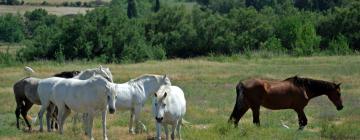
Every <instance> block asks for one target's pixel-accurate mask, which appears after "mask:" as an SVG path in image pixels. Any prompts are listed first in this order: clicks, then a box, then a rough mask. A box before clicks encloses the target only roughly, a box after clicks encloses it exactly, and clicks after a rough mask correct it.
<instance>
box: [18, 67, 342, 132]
mask: <svg viewBox="0 0 360 140" xmlns="http://www.w3.org/2000/svg"><path fill="white" fill-rule="evenodd" d="M25 70H26V71H28V72H29V71H30V73H31V72H33V70H32V69H31V68H30V67H26V68H25ZM13 90H14V94H15V99H16V104H17V106H16V110H15V115H16V126H17V128H20V126H19V119H20V114H21V116H22V117H23V118H24V120H25V122H26V124H27V126H28V129H29V130H30V131H31V130H32V127H31V124H30V123H29V120H30V117H29V116H28V115H27V112H28V111H29V109H30V108H31V107H32V106H33V104H36V105H41V108H40V111H39V113H38V117H39V124H40V131H43V123H42V118H43V114H44V113H45V111H46V124H47V131H49V132H50V131H52V130H53V129H54V128H56V129H58V131H59V133H60V134H63V131H64V129H63V125H64V122H65V120H66V118H67V117H68V116H69V114H70V112H71V111H74V112H77V113H82V114H83V121H84V126H85V135H88V137H89V138H90V139H93V136H92V127H93V119H94V116H95V115H96V114H98V113H100V112H101V116H102V126H103V138H104V139H107V135H106V114H107V112H109V113H110V114H113V113H114V112H115V111H116V110H129V111H130V121H129V133H132V134H135V133H136V132H139V131H142V130H143V131H147V128H146V126H145V125H144V124H143V123H142V122H141V121H140V113H141V111H142V109H143V106H144V104H145V101H146V100H147V99H148V98H149V97H153V103H152V108H153V115H154V120H155V122H156V139H161V127H162V126H163V127H164V129H165V136H166V139H168V138H169V137H168V130H167V129H168V128H167V125H171V139H174V138H175V131H176V132H177V136H178V137H179V139H181V133H180V130H181V124H183V123H184V122H185V120H184V119H183V117H184V115H185V112H186V101H185V97H184V93H183V90H182V89H180V88H179V87H177V86H172V85H171V81H170V79H169V77H167V76H166V75H151V74H145V75H142V76H140V77H137V78H135V79H132V80H130V81H128V82H126V83H122V84H116V83H114V82H113V76H112V74H111V72H110V69H109V68H104V67H102V66H99V67H97V68H93V69H87V70H83V71H66V72H62V73H59V74H55V75H54V76H53V77H50V78H45V79H39V78H35V77H30V76H29V77H26V78H24V79H21V80H19V81H17V82H16V83H15V84H14V86H13ZM236 93H237V96H236V100H235V101H236V102H235V106H234V109H233V112H232V113H231V115H230V118H229V120H228V122H229V123H233V124H234V125H235V127H236V126H237V125H238V123H239V121H240V119H241V117H242V116H243V115H244V114H245V113H246V111H247V110H248V109H251V110H252V114H253V123H254V124H257V125H260V119H259V113H260V106H263V107H265V108H269V109H275V110H277V109H293V110H295V111H296V113H297V114H298V119H299V129H300V130H302V129H303V128H304V127H305V126H306V124H307V118H306V116H305V113H304V111H303V109H304V107H305V106H306V105H307V103H308V102H309V100H310V99H312V98H314V97H317V96H320V95H326V96H328V97H329V99H330V100H331V101H332V102H333V103H334V105H335V106H336V107H337V109H338V110H341V109H342V108H343V105H342V101H341V97H340V95H341V94H340V84H336V83H333V82H327V81H322V80H315V79H310V78H301V77H298V76H293V77H290V78H287V79H285V80H264V79H248V80H244V81H240V82H239V83H238V85H237V86H236Z"/></svg>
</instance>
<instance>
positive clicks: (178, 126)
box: [176, 118, 182, 140]
mask: <svg viewBox="0 0 360 140" xmlns="http://www.w3.org/2000/svg"><path fill="white" fill-rule="evenodd" d="M181 124H182V118H180V120H179V121H178V124H177V125H176V132H177V135H178V137H179V140H181V133H180V130H181Z"/></svg>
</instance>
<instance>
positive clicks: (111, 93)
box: [105, 82, 117, 114]
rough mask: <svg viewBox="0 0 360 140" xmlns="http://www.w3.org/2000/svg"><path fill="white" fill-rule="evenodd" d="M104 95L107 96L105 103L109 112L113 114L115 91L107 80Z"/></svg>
mask: <svg viewBox="0 0 360 140" xmlns="http://www.w3.org/2000/svg"><path fill="white" fill-rule="evenodd" d="M105 87H106V92H105V93H106V96H107V103H108V106H109V113H110V114H114V113H115V110H116V107H115V102H116V98H117V97H116V91H115V86H114V85H112V84H111V83H109V82H107V84H106V86H105Z"/></svg>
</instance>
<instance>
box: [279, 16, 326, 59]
mask: <svg viewBox="0 0 360 140" xmlns="http://www.w3.org/2000/svg"><path fill="white" fill-rule="evenodd" d="M299 14H300V13H299ZM276 36H277V37H278V38H279V39H280V40H281V41H282V45H283V46H284V47H285V48H286V49H288V50H290V51H292V54H294V55H311V54H313V53H314V52H316V51H318V50H319V43H320V37H319V36H318V35H317V34H316V31H315V25H314V23H312V22H310V21H307V20H304V18H302V16H301V15H292V16H286V17H283V18H281V19H280V20H279V22H278V24H277V27H276Z"/></svg>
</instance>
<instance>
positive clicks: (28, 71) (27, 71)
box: [24, 66, 35, 77]
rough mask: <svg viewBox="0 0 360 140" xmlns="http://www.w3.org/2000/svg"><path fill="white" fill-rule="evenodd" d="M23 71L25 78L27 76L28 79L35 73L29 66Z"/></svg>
mask: <svg viewBox="0 0 360 140" xmlns="http://www.w3.org/2000/svg"><path fill="white" fill-rule="evenodd" d="M24 71H25V74H26V76H28V77H30V76H31V75H32V74H33V73H35V71H34V70H33V69H32V68H30V67H29V66H25V67H24Z"/></svg>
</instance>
